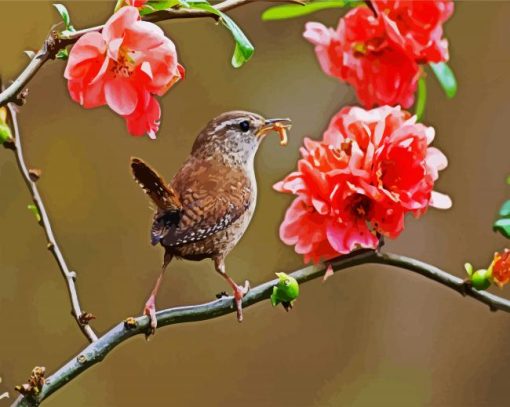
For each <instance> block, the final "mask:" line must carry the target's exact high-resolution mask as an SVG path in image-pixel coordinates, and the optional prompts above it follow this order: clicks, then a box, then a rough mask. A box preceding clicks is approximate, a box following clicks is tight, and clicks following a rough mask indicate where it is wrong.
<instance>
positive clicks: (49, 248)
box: [46, 242, 55, 250]
mask: <svg viewBox="0 0 510 407" xmlns="http://www.w3.org/2000/svg"><path fill="white" fill-rule="evenodd" d="M46 248H47V249H48V250H53V249H54V248H55V245H54V244H53V243H51V242H50V243H48V244H47V245H46Z"/></svg>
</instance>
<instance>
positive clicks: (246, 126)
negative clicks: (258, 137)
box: [239, 120, 250, 132]
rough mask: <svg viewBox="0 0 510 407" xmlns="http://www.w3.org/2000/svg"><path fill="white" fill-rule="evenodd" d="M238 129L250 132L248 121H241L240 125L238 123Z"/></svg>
mask: <svg viewBox="0 0 510 407" xmlns="http://www.w3.org/2000/svg"><path fill="white" fill-rule="evenodd" d="M239 128H240V129H241V131H244V132H246V131H248V130H250V122H249V121H248V120H243V121H242V122H241V123H239Z"/></svg>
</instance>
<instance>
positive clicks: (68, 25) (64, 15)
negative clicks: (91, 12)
mask: <svg viewBox="0 0 510 407" xmlns="http://www.w3.org/2000/svg"><path fill="white" fill-rule="evenodd" d="M53 6H54V7H55V8H56V9H57V11H58V14H60V17H62V20H63V21H64V25H65V27H66V30H68V31H76V30H75V29H74V27H73V25H72V24H71V17H70V16H69V12H68V11H67V8H66V6H64V5H63V4H54V5H53Z"/></svg>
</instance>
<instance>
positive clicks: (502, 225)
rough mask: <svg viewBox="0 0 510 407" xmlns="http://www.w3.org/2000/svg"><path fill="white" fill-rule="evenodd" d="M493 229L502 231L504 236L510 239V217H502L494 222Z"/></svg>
mask: <svg viewBox="0 0 510 407" xmlns="http://www.w3.org/2000/svg"><path fill="white" fill-rule="evenodd" d="M492 229H493V230H494V231H495V232H499V233H501V234H502V235H503V236H505V237H506V238H507V239H510V218H502V219H498V220H497V221H496V222H494V224H493V225H492Z"/></svg>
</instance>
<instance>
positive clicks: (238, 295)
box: [234, 280, 250, 322]
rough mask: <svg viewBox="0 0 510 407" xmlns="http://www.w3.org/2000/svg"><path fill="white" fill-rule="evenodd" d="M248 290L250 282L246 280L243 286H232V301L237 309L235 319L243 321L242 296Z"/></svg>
mask: <svg viewBox="0 0 510 407" xmlns="http://www.w3.org/2000/svg"><path fill="white" fill-rule="evenodd" d="M248 291H250V282H249V281H248V280H246V281H245V282H244V286H240V285H236V286H234V302H235V304H236V309H237V320H238V321H239V322H243V297H244V296H245V295H246V294H247V293H248Z"/></svg>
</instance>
